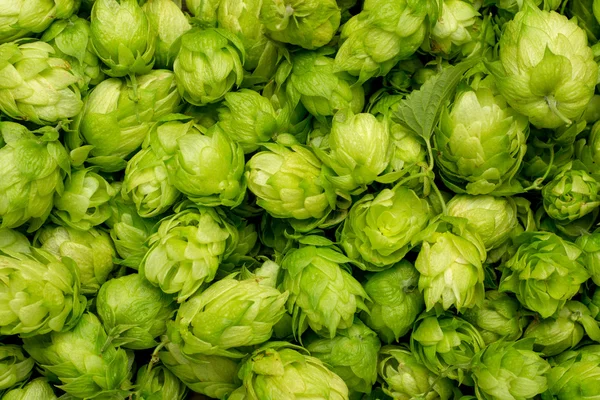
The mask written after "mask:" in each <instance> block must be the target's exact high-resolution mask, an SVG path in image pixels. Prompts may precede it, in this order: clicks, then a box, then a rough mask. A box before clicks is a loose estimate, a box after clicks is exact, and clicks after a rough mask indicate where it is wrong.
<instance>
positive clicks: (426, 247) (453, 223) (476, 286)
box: [415, 217, 486, 311]
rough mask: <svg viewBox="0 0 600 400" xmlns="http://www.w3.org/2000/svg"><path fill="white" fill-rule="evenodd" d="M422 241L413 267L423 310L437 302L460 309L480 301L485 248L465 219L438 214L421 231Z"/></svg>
mask: <svg viewBox="0 0 600 400" xmlns="http://www.w3.org/2000/svg"><path fill="white" fill-rule="evenodd" d="M422 241H423V243H422V245H421V249H420V251H419V255H418V256H417V259H416V261H415V268H416V269H417V271H419V273H420V274H421V276H420V277H419V290H420V291H422V292H423V295H424V297H425V306H426V308H427V310H431V309H432V308H433V307H434V306H436V305H437V304H439V305H441V307H442V308H443V309H444V310H447V309H449V308H450V307H452V306H454V307H456V309H457V310H458V311H462V310H464V309H468V308H471V307H474V306H476V305H478V304H480V303H481V302H482V301H483V296H484V287H483V280H484V270H483V261H485V258H486V251H485V247H484V245H483V243H482V241H481V239H480V238H479V236H478V235H477V234H474V233H473V232H472V231H471V230H470V229H469V228H468V227H467V220H466V219H463V218H455V217H442V218H440V219H439V220H437V221H436V222H434V223H433V224H430V225H429V227H428V228H427V229H426V230H425V231H424V232H423V234H422Z"/></svg>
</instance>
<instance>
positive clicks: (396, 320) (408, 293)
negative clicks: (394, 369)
mask: <svg viewBox="0 0 600 400" xmlns="http://www.w3.org/2000/svg"><path fill="white" fill-rule="evenodd" d="M418 280H419V273H418V272H417V270H416V269H415V267H414V266H413V265H412V264H411V263H410V262H408V261H406V260H402V261H400V262H399V263H397V264H396V265H394V266H393V267H391V268H390V269H387V270H385V271H381V272H377V273H374V274H373V275H370V276H369V277H368V278H367V281H366V282H365V283H364V284H363V287H364V288H365V292H367V295H368V296H369V299H368V300H366V301H365V304H366V306H367V309H368V310H369V311H368V312H366V311H363V312H361V314H360V318H361V319H362V320H363V321H364V323H365V324H366V325H367V326H368V327H369V328H371V329H373V330H374V331H375V332H377V333H378V334H379V337H380V338H381V340H382V341H383V342H385V343H387V344H390V343H392V342H394V341H398V340H399V339H400V338H401V337H402V336H404V335H406V334H407V333H408V331H409V330H410V329H411V328H412V326H413V323H414V322H415V320H416V319H417V317H418V316H419V314H421V312H422V311H423V310H424V309H425V302H424V301H423V295H422V294H421V293H420V292H419V291H418V289H417V284H418Z"/></svg>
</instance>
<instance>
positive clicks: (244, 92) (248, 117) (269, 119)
mask: <svg viewBox="0 0 600 400" xmlns="http://www.w3.org/2000/svg"><path fill="white" fill-rule="evenodd" d="M218 111H219V122H218V125H219V126H220V127H221V129H222V130H223V132H224V133H225V135H227V136H228V137H229V138H230V139H231V140H233V141H234V142H237V143H238V144H239V145H241V146H242V148H243V149H244V153H246V154H247V153H252V152H254V151H256V150H257V149H258V148H259V146H260V144H261V143H264V142H269V141H271V138H272V137H273V135H275V134H276V133H277V131H278V129H279V126H278V123H277V114H276V113H275V109H274V108H273V105H272V104H271V102H270V101H269V99H267V98H266V97H264V96H262V95H260V94H259V93H257V92H255V91H254V90H249V89H240V90H239V91H237V92H229V93H227V94H226V95H225V100H224V101H223V103H222V106H221V107H220V108H219V110H218Z"/></svg>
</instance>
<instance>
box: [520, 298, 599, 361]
mask: <svg viewBox="0 0 600 400" xmlns="http://www.w3.org/2000/svg"><path fill="white" fill-rule="evenodd" d="M584 334H587V335H588V336H589V337H590V338H591V339H592V340H594V341H596V342H598V341H600V328H599V327H598V322H597V321H595V320H594V317H593V316H592V313H591V311H590V310H589V309H588V308H587V307H586V306H585V305H584V304H582V303H580V302H578V301H567V302H566V304H565V305H564V306H563V307H562V308H561V309H559V310H558V311H557V312H556V314H554V315H553V316H552V317H550V318H547V319H540V318H536V319H535V320H533V321H532V322H531V323H530V324H529V326H528V327H527V329H526V330H525V335H524V337H526V338H533V339H535V345H534V350H536V351H539V352H541V353H542V354H544V355H545V356H555V355H557V354H560V353H562V352H563V351H565V350H569V349H572V348H573V347H575V346H577V344H578V343H579V342H580V341H581V339H583V336H584Z"/></svg>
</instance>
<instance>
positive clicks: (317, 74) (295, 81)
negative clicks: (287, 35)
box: [286, 48, 365, 121]
mask: <svg viewBox="0 0 600 400" xmlns="http://www.w3.org/2000/svg"><path fill="white" fill-rule="evenodd" d="M332 51H333V50H332V49H329V48H328V49H324V50H322V51H303V52H298V53H295V54H294V57H293V59H292V61H293V64H292V65H293V66H292V70H291V72H290V75H289V77H288V80H287V88H286V90H288V91H289V92H290V94H291V98H292V99H293V100H296V99H299V100H300V101H301V102H302V105H303V106H304V107H305V108H306V110H307V111H308V112H309V113H310V114H312V115H313V116H315V117H316V118H317V119H319V120H321V121H324V120H325V117H330V116H333V115H334V114H335V113H336V112H337V111H338V110H345V109H350V110H351V111H352V112H354V113H360V112H361V111H362V109H363V106H364V104H365V92H364V89H363V87H362V85H355V81H356V79H355V78H354V77H352V76H350V75H349V74H347V73H343V72H341V73H336V72H335V70H334V60H333V59H332V58H330V57H328V55H329V54H330V53H331V52H332ZM293 100H292V101H293Z"/></svg>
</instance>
